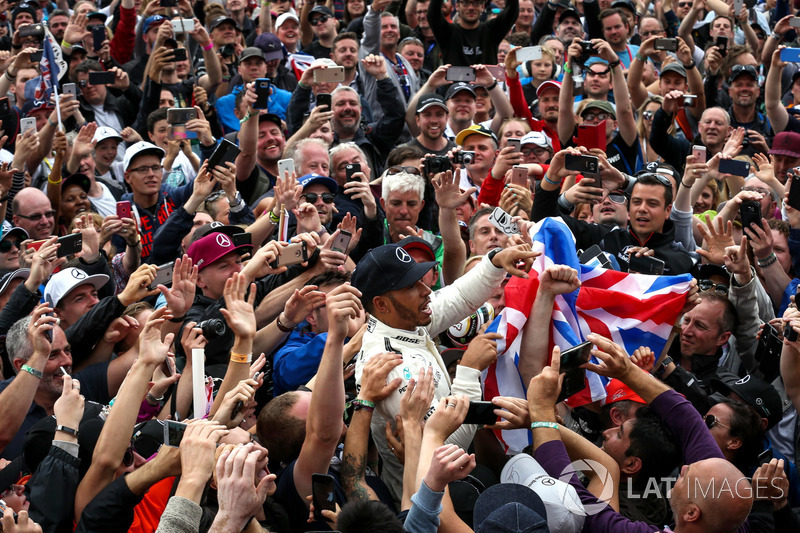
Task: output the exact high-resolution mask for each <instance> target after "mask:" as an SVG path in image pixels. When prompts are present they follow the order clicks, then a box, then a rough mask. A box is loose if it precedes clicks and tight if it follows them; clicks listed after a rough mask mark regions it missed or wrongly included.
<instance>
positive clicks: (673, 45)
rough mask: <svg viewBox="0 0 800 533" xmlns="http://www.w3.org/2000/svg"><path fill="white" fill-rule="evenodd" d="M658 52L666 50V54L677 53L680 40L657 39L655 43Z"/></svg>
mask: <svg viewBox="0 0 800 533" xmlns="http://www.w3.org/2000/svg"><path fill="white" fill-rule="evenodd" d="M653 47H654V48H655V49H656V50H664V51H665V52H677V51H678V40H677V39H656V42H655V43H653Z"/></svg>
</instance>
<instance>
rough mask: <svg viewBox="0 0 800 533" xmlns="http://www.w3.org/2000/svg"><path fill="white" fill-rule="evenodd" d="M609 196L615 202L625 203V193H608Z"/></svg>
mask: <svg viewBox="0 0 800 533" xmlns="http://www.w3.org/2000/svg"><path fill="white" fill-rule="evenodd" d="M607 198H608V199H609V200H611V201H612V202H613V203H615V204H620V205H623V204H624V203H625V195H624V194H622V193H618V192H610V193H608V196H607Z"/></svg>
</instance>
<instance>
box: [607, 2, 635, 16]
mask: <svg viewBox="0 0 800 533" xmlns="http://www.w3.org/2000/svg"><path fill="white" fill-rule="evenodd" d="M611 7H612V8H615V7H619V8H622V9H627V10H629V11H631V12H633V13H636V6H634V5H633V2H631V0H614V2H612V3H611Z"/></svg>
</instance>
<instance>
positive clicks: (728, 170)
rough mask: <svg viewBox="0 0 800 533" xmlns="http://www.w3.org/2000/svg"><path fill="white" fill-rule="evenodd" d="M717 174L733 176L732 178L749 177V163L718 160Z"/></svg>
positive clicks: (734, 160)
mask: <svg viewBox="0 0 800 533" xmlns="http://www.w3.org/2000/svg"><path fill="white" fill-rule="evenodd" d="M719 173H720V174H733V175H734V176H741V177H743V178H746V177H747V176H749V175H750V163H748V162H747V161H739V160H737V159H720V160H719Z"/></svg>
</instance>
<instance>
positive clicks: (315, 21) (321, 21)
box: [311, 15, 330, 26]
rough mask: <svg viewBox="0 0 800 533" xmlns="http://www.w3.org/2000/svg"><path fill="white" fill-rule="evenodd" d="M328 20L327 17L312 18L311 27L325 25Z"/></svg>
mask: <svg viewBox="0 0 800 533" xmlns="http://www.w3.org/2000/svg"><path fill="white" fill-rule="evenodd" d="M329 18H330V17H329V16H328V15H322V16H321V17H314V18H313V19H311V25H312V26H319V25H320V24H325V23H326V22H328V19H329Z"/></svg>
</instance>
